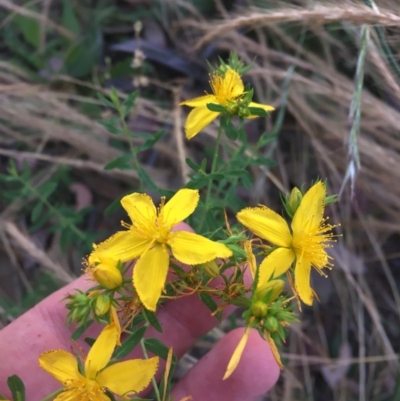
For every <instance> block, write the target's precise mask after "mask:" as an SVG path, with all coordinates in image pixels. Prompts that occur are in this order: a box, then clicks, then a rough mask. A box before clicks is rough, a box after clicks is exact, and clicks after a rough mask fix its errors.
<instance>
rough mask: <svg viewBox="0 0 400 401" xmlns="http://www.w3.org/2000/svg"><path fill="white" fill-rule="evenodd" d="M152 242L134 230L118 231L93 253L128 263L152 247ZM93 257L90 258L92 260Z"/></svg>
mask: <svg viewBox="0 0 400 401" xmlns="http://www.w3.org/2000/svg"><path fill="white" fill-rule="evenodd" d="M151 242H152V240H151V239H148V238H145V237H143V236H141V235H140V234H138V233H137V231H136V230H135V229H134V228H131V229H129V230H127V231H118V232H117V233H115V234H114V235H112V236H111V237H110V238H108V239H107V240H105V241H104V242H101V243H100V244H99V245H97V247H96V249H95V250H94V251H93V252H92V254H95V255H96V256H97V257H99V258H100V259H101V258H111V259H114V260H120V261H121V262H127V261H129V260H132V259H135V258H137V257H138V256H140V255H141V254H142V253H143V252H145V251H146V249H148V248H149V246H150V245H151ZM91 257H93V256H89V262H90V260H91V259H90V258H91Z"/></svg>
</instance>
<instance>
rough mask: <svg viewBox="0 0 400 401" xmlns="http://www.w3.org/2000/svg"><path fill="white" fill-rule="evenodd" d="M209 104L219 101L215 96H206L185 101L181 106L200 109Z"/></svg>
mask: <svg viewBox="0 0 400 401" xmlns="http://www.w3.org/2000/svg"><path fill="white" fill-rule="evenodd" d="M207 103H218V100H217V98H216V97H215V96H214V95H205V96H200V97H195V98H194V99H190V100H184V101H183V102H180V103H179V106H190V107H199V106H206V105H207Z"/></svg>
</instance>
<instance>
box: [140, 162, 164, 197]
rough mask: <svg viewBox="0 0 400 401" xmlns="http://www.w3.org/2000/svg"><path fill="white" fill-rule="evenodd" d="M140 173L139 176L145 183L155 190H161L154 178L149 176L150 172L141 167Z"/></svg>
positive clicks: (148, 187) (147, 186)
mask: <svg viewBox="0 0 400 401" xmlns="http://www.w3.org/2000/svg"><path fill="white" fill-rule="evenodd" d="M138 174H139V178H140V180H141V181H142V183H143V185H144V186H145V187H146V188H147V189H149V190H151V191H154V192H157V193H158V192H159V191H160V190H159V188H158V187H157V185H156V184H155V183H154V181H153V180H152V178H151V177H150V176H149V174H148V173H147V171H146V170H144V169H143V168H139V170H138Z"/></svg>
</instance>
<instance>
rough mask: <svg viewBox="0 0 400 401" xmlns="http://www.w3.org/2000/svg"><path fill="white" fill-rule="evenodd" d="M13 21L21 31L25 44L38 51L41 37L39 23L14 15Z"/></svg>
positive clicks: (32, 19)
mask: <svg viewBox="0 0 400 401" xmlns="http://www.w3.org/2000/svg"><path fill="white" fill-rule="evenodd" d="M28 9H30V10H31V11H35V12H37V10H35V9H34V8H33V7H28ZM14 21H15V24H16V25H17V26H18V28H19V29H20V30H21V32H22V35H23V36H24V39H25V40H26V42H28V43H29V44H30V45H32V46H33V47H34V48H35V50H38V49H39V46H40V35H41V30H40V22H39V21H37V20H36V19H34V18H32V17H25V16H22V15H16V16H15V18H14Z"/></svg>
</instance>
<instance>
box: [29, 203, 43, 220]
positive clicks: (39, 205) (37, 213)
mask: <svg viewBox="0 0 400 401" xmlns="http://www.w3.org/2000/svg"><path fill="white" fill-rule="evenodd" d="M42 210H43V203H42V202H38V203H36V205H35V207H34V208H33V209H32V213H31V222H32V223H36V221H37V219H38V217H39V216H40V214H41V213H42Z"/></svg>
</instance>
